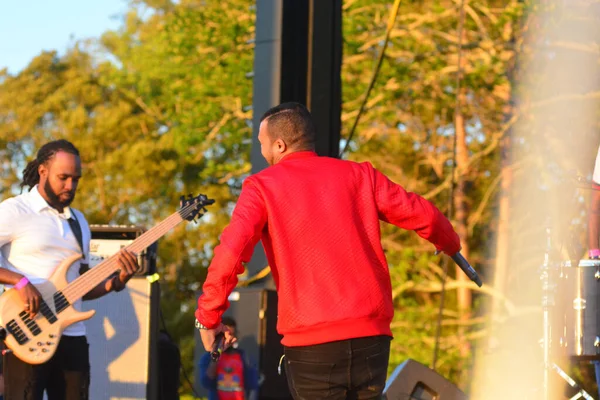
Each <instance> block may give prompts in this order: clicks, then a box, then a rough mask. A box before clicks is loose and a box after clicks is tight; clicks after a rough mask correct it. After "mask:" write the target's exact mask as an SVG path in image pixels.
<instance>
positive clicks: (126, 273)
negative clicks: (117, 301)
mask: <svg viewBox="0 0 600 400" xmlns="http://www.w3.org/2000/svg"><path fill="white" fill-rule="evenodd" d="M117 258H118V262H119V265H120V266H121V271H120V272H119V276H117V277H115V278H114V279H113V290H114V291H116V292H119V291H121V290H123V289H124V288H125V285H126V284H127V281H129V280H130V279H131V277H132V276H133V275H134V274H135V273H136V272H137V271H138V270H139V269H140V266H139V264H138V259H137V256H136V255H135V254H134V253H132V252H130V251H129V250H125V249H123V250H121V251H120V252H119V253H118V255H117Z"/></svg>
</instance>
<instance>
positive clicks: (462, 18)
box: [431, 0, 465, 371]
mask: <svg viewBox="0 0 600 400" xmlns="http://www.w3.org/2000/svg"><path fill="white" fill-rule="evenodd" d="M464 25H465V0H461V2H460V11H459V19H458V30H457V33H458V70H457V75H456V106H455V108H454V140H453V144H452V168H451V170H450V173H451V174H452V175H451V178H452V179H451V184H450V196H449V197H448V215H447V217H448V219H452V214H453V212H454V210H453V199H454V189H455V187H456V179H455V178H454V169H455V168H456V147H457V138H456V117H457V116H459V115H461V112H462V110H461V102H460V90H461V83H462V72H463V71H462V55H463V54H462V49H463V48H462V37H463V30H464ZM448 262H449V261H448V257H445V258H444V267H443V269H444V273H443V274H442V291H441V294H440V308H439V310H438V316H437V326H436V332H435V345H434V349H433V361H432V363H431V364H432V365H431V369H433V370H434V371H435V367H436V364H437V359H438V353H439V350H440V336H441V333H442V314H443V311H444V303H445V300H446V277H447V275H448Z"/></svg>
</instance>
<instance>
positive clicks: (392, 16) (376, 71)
mask: <svg viewBox="0 0 600 400" xmlns="http://www.w3.org/2000/svg"><path fill="white" fill-rule="evenodd" d="M399 8H400V0H395V3H394V8H393V9H392V13H391V14H390V18H389V19H388V25H387V28H386V31H385V39H384V41H383V48H382V49H381V53H379V59H378V60H377V64H376V65H375V69H374V70H373V76H372V77H371V82H369V86H368V88H367V92H366V93H365V97H364V98H363V101H362V103H361V105H360V109H359V110H358V114H357V115H356V119H355V120H354V124H353V125H352V129H350V134H349V135H348V139H346V144H344V148H343V149H342V151H340V155H339V156H338V158H342V156H343V155H344V153H345V152H346V150H347V149H348V146H349V145H350V142H351V141H352V137H353V136H354V132H356V127H357V126H358V121H359V120H360V117H361V115H362V114H363V112H364V111H365V107H366V106H367V100H368V99H369V94H371V90H372V89H373V86H375V81H376V80H377V75H378V74H379V70H380V68H381V64H382V63H383V56H384V54H385V49H387V46H388V43H389V41H390V35H391V33H392V29H393V28H394V23H395V22H396V16H397V15H398V9H399Z"/></svg>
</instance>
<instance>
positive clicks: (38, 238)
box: [0, 185, 91, 336]
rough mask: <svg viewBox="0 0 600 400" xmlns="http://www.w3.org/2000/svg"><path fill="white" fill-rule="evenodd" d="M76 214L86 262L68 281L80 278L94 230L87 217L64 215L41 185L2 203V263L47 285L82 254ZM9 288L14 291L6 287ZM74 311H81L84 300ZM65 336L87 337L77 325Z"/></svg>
mask: <svg viewBox="0 0 600 400" xmlns="http://www.w3.org/2000/svg"><path fill="white" fill-rule="evenodd" d="M71 213H73V214H75V215H76V217H77V221H78V222H79V225H80V227H81V232H82V239H83V248H84V255H85V257H84V259H82V260H79V261H76V262H74V263H73V264H72V265H71V268H69V271H68V272H67V281H68V282H71V281H73V280H74V279H76V278H77V277H78V276H79V267H80V263H81V262H86V261H85V260H87V259H88V258H89V256H88V255H89V249H90V237H91V232H90V227H89V225H88V222H87V221H86V219H85V217H84V216H83V214H82V213H81V212H80V211H78V210H75V209H73V208H71V209H70V208H68V207H65V209H64V210H63V213H62V214H60V213H59V212H58V211H57V210H56V209H54V208H52V207H50V206H49V205H48V203H47V202H46V200H44V198H43V197H42V196H41V195H40V193H39V192H38V189H37V185H36V186H35V187H34V188H33V189H31V191H29V192H27V193H23V194H20V195H18V196H15V197H12V198H9V199H7V200H5V201H3V202H1V203H0V256H2V257H0V263H2V267H4V268H7V269H8V270H10V271H13V272H17V273H19V274H21V275H24V276H26V277H27V279H29V281H30V282H31V283H33V284H39V283H42V282H45V281H46V280H48V278H50V276H52V274H53V273H54V271H55V270H56V268H57V267H58V266H59V264H60V263H61V262H63V261H64V260H65V259H66V258H67V257H69V256H71V255H73V254H74V253H78V254H81V249H80V247H79V243H78V242H77V239H76V237H75V235H74V234H73V232H72V231H71V227H70V226H69V222H68V219H69V218H70V217H71ZM6 287H7V288H8V287H11V286H10V285H6ZM73 307H74V308H75V309H76V310H78V311H80V310H81V300H77V301H76V302H75V303H74V304H73ZM63 334H65V335H68V336H82V335H85V325H84V323H83V322H77V323H75V324H73V325H70V326H68V327H67V328H66V329H65V330H64V332H63Z"/></svg>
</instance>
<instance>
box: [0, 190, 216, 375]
mask: <svg viewBox="0 0 600 400" xmlns="http://www.w3.org/2000/svg"><path fill="white" fill-rule="evenodd" d="M213 203H214V200H211V199H209V198H208V197H206V196H205V195H199V196H197V197H191V196H190V197H188V198H185V197H183V196H182V198H181V207H180V209H179V210H178V211H177V212H175V213H173V214H171V215H170V216H169V217H167V218H166V219H165V220H163V221H162V222H161V223H159V224H158V225H156V226H154V227H153V228H151V229H150V230H148V231H146V232H144V233H143V234H142V235H141V236H139V237H138V238H136V239H135V240H134V241H133V242H132V243H130V244H129V245H128V246H126V247H125V248H126V249H127V250H129V251H131V252H133V253H139V252H141V251H142V250H144V249H145V248H146V247H148V246H150V245H151V244H152V243H154V242H156V241H157V240H158V239H160V238H161V237H162V236H163V235H165V234H166V233H167V232H169V231H170V230H171V229H173V228H175V227H176V226H177V225H179V223H181V222H183V221H184V220H187V221H193V220H194V219H196V218H199V217H201V216H202V215H204V214H203V213H202V212H206V208H205V206H208V205H210V204H213ZM80 258H81V254H74V255H73V256H71V257H69V258H67V259H65V260H64V261H63V262H62V263H61V264H60V265H59V266H58V267H57V268H56V270H55V271H54V273H53V274H52V276H51V277H50V279H48V281H46V282H44V283H41V284H38V285H35V287H36V288H37V290H38V291H39V292H40V294H41V295H42V297H41V299H40V310H39V312H38V313H37V314H36V315H35V317H34V318H31V317H30V314H29V312H28V311H27V310H26V309H25V306H24V304H23V301H22V300H21V298H20V296H19V293H18V292H17V290H16V289H8V290H7V291H6V292H4V293H3V294H2V296H0V338H3V339H4V343H5V344H6V346H7V347H8V348H9V349H10V351H12V352H13V354H14V355H15V356H17V357H18V358H20V359H21V360H23V361H24V362H26V363H28V364H42V363H44V362H46V361H48V360H49V359H50V358H51V357H52V356H53V355H54V353H55V352H56V347H57V345H58V342H59V340H60V337H61V335H62V332H63V331H64V330H65V328H66V327H68V326H69V325H72V324H74V323H75V322H79V321H83V320H86V319H90V318H91V317H93V316H94V314H95V313H96V312H95V311H94V310H90V311H86V312H80V311H77V310H75V309H74V308H73V306H72V304H73V303H74V302H75V301H76V300H79V299H81V298H82V297H83V296H84V295H85V294H86V293H88V292H89V291H90V290H92V289H93V288H94V287H96V286H97V285H99V284H100V283H101V282H102V281H104V280H105V279H107V278H108V277H110V276H111V275H112V274H114V273H115V272H117V271H118V270H119V269H120V267H119V263H118V261H117V254H114V255H113V256H111V257H109V258H107V259H106V260H104V261H102V262H101V263H100V264H98V265H96V266H95V267H94V268H91V269H90V270H88V271H87V272H86V273H85V274H83V275H80V276H79V277H78V278H77V279H75V280H73V281H72V282H70V283H69V282H67V271H68V270H69V268H70V267H71V265H72V264H73V263H74V262H75V261H77V260H79V259H80Z"/></svg>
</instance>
